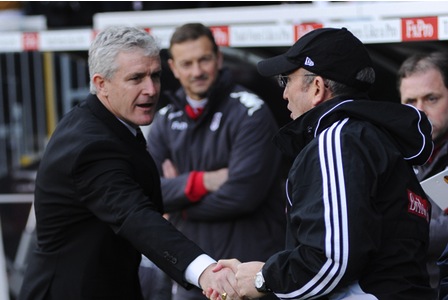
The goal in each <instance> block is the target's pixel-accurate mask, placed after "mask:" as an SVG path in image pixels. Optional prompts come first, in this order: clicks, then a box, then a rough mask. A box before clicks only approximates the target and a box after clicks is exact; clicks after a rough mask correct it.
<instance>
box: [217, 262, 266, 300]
mask: <svg viewBox="0 0 448 300" xmlns="http://www.w3.org/2000/svg"><path fill="white" fill-rule="evenodd" d="M263 266H264V262H259V261H252V262H248V263H240V262H239V261H238V260H236V259H227V260H220V261H218V264H217V265H216V267H215V268H214V269H213V271H215V272H216V271H218V270H219V271H221V270H225V269H231V270H232V271H233V272H235V278H236V281H237V287H236V291H237V293H238V295H239V296H240V297H247V298H249V299H254V298H261V297H263V295H264V294H263V293H260V292H258V291H257V289H256V288H255V275H256V274H257V273H258V272H259V271H260V270H261V269H262V268H263ZM210 295H212V294H211V293H210ZM210 299H213V298H210ZM213 300H214V299H213Z"/></svg>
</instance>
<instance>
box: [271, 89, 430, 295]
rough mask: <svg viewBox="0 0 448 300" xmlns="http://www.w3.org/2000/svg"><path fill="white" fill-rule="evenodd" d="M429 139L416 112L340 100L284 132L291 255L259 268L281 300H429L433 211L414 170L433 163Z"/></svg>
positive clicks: (281, 255)
mask: <svg viewBox="0 0 448 300" xmlns="http://www.w3.org/2000/svg"><path fill="white" fill-rule="evenodd" d="M430 133H431V125H430V123H429V121H428V120H427V118H426V117H425V115H424V114H423V113H421V112H419V111H418V110H416V109H414V108H411V107H408V106H404V105H401V104H394V103H387V102H374V101H366V100H356V101H353V100H345V99H342V98H336V99H332V100H329V101H327V102H324V103H323V104H321V105H319V106H317V107H315V108H314V109H312V110H310V111H308V112H307V113H306V114H304V115H302V116H301V117H299V118H297V119H296V120H294V121H293V122H291V123H290V124H288V125H286V126H285V127H284V128H282V130H281V131H280V132H279V134H278V136H277V137H276V143H277V145H278V146H279V147H280V148H281V149H282V150H283V151H284V152H285V153H288V154H290V155H293V156H295V157H296V159H295V161H294V163H293V165H292V167H291V170H290V172H289V176H288V182H287V191H288V202H289V204H288V232H287V237H286V241H287V248H286V250H285V251H282V252H280V253H278V254H276V255H274V256H273V257H271V258H270V259H269V260H268V261H267V263H266V264H265V266H264V268H263V274H264V277H265V280H266V283H267V286H268V287H269V288H271V289H272V290H273V291H274V292H275V293H276V295H277V296H278V297H280V298H282V299H310V298H311V297H312V296H314V297H315V298H313V299H326V297H327V296H328V297H329V298H330V299H331V297H334V296H336V295H337V294H338V293H339V294H340V293H343V289H344V288H347V287H353V286H358V287H360V293H361V294H372V295H374V296H375V297H377V298H378V299H394V300H396V299H406V300H412V299H433V297H434V295H433V294H432V291H431V289H430V288H429V283H428V275H427V273H426V269H425V257H426V250H427V246H428V229H429V224H428V223H429V216H430V204H429V201H428V200H427V199H426V195H425V193H424V192H423V190H422V188H421V186H420V184H419V182H418V180H417V178H416V176H415V174H414V171H413V169H412V165H415V164H423V163H425V161H426V160H427V159H428V157H429V155H430V154H431V151H432V141H431V134H430ZM354 299H356V297H355V298H354Z"/></svg>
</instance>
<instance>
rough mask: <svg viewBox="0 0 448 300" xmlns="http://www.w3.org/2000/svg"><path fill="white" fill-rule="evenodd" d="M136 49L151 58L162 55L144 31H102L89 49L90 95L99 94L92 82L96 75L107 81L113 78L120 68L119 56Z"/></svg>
mask: <svg viewBox="0 0 448 300" xmlns="http://www.w3.org/2000/svg"><path fill="white" fill-rule="evenodd" d="M136 49H142V50H144V53H145V55H146V56H149V57H154V56H159V53H160V47H159V45H158V44H157V43H156V41H155V39H154V38H153V37H152V36H151V35H149V34H148V33H147V32H146V31H144V30H143V29H139V28H137V27H124V26H113V27H109V28H107V29H105V30H103V31H101V32H100V33H99V34H98V35H97V36H96V38H95V40H94V41H93V42H92V44H91V46H90V49H89V60H88V61H89V74H90V93H92V94H96V92H97V90H96V86H95V85H94V84H93V81H92V77H93V75H94V74H101V75H102V76H104V78H106V79H110V78H112V76H113V75H114V74H115V72H116V71H117V68H118V66H117V64H116V58H117V55H118V54H119V53H120V52H125V51H133V50H136Z"/></svg>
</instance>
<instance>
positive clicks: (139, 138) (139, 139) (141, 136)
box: [135, 127, 146, 148]
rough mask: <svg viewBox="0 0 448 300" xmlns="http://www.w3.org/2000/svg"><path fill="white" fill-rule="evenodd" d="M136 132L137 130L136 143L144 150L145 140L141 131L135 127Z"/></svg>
mask: <svg viewBox="0 0 448 300" xmlns="http://www.w3.org/2000/svg"><path fill="white" fill-rule="evenodd" d="M136 130H137V135H136V136H135V137H136V138H137V141H138V142H139V144H141V145H142V146H144V147H145V148H146V139H145V137H144V136H143V133H142V130H141V129H140V127H137V128H136Z"/></svg>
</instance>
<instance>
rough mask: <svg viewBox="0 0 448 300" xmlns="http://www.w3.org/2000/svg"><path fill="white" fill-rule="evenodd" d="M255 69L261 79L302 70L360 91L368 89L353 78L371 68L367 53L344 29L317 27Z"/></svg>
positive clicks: (368, 86) (368, 85)
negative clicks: (283, 51)
mask: <svg viewBox="0 0 448 300" xmlns="http://www.w3.org/2000/svg"><path fill="white" fill-rule="evenodd" d="M257 67H258V72H259V73H260V74H261V75H263V76H274V75H280V74H288V73H290V72H292V71H294V70H297V69H299V68H304V69H306V70H308V71H310V72H312V73H314V74H317V75H319V76H322V77H324V78H327V79H331V80H334V81H336V82H339V83H343V84H346V85H348V86H351V87H355V88H357V89H359V90H361V91H367V90H368V89H369V88H370V86H371V84H370V83H367V82H363V81H359V80H358V79H356V75H357V74H358V72H359V71H360V70H362V69H364V68H366V67H372V60H371V59H370V56H369V53H368V52H367V50H366V48H365V47H364V45H363V43H362V42H361V41H360V40H359V39H358V38H356V37H355V36H354V35H353V34H352V33H351V32H350V31H348V30H347V29H346V28H340V29H339V28H319V29H315V30H313V31H311V32H308V33H307V34H305V35H304V36H302V37H301V38H299V39H298V40H297V41H296V43H295V44H294V45H292V47H291V48H289V50H288V51H287V52H286V53H284V54H281V55H278V56H275V57H272V58H268V59H265V60H262V61H260V62H259V63H258V65H257Z"/></svg>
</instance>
